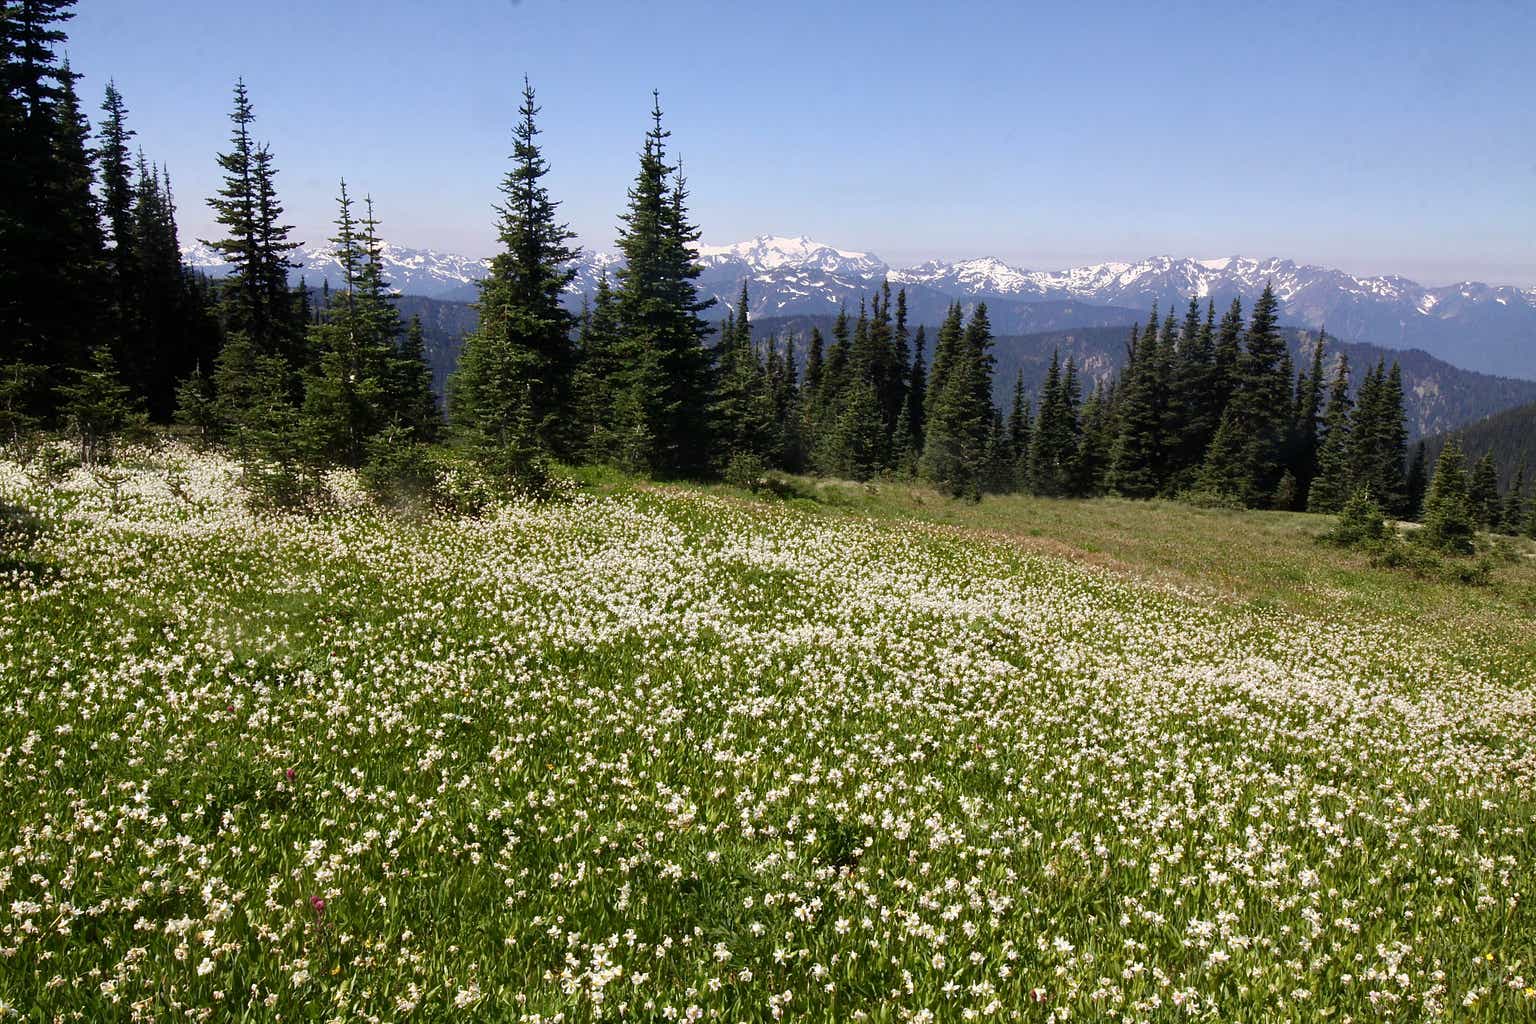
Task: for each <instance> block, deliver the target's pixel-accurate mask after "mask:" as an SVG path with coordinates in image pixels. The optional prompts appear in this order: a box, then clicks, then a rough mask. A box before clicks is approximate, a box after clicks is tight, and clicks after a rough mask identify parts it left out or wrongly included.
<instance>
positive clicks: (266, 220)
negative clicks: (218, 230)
mask: <svg viewBox="0 0 1536 1024" xmlns="http://www.w3.org/2000/svg"><path fill="white" fill-rule="evenodd" d="M255 120H256V114H255V111H254V109H253V107H252V106H251V101H250V95H249V93H248V92H247V91H246V88H245V83H244V81H237V82H236V83H235V101H234V110H233V111H232V112H231V113H230V121H231V122H232V123H233V124H234V126H235V127H234V129H233V131H232V132H231V134H230V150H229V152H227V153H220V154H219V156H218V163H219V167H220V168H221V169H222V170H223V172H224V183H223V186H222V187H221V188H220V189H219V192H218V194H217V195H215V196H213V197H212V198H210V199H209V200H208V205H209V206H210V207H211V208H212V209H213V211H214V219H215V221H216V222H217V223H219V224H221V225H223V227H224V231H225V234H224V237H223V238H221V239H215V240H208V239H204V240H203V242H204V244H205V245H208V246H209V247H211V248H212V249H213V250H214V251H215V252H217V253H218V254H219V255H220V256H221V257H222V259H223V260H224V262H226V263H228V264H229V265H230V272H229V274H228V275H227V276H226V277H225V279H224V282H223V285H222V288H221V292H222V297H223V301H222V303H221V316H222V318H223V320H224V324H225V329H226V331H228V332H229V333H230V334H244V335H245V336H246V338H247V340H248V341H249V342H250V344H251V345H252V346H253V347H254V349H255V351H256V352H258V353H260V354H262V355H274V356H280V357H282V358H284V359H286V360H287V361H288V363H289V365H290V367H297V366H298V365H299V363H300V361H301V355H300V345H299V330H298V327H299V325H298V324H296V323H295V322H294V320H295V318H294V316H293V311H292V308H291V306H290V304H289V302H288V293H287V279H288V276H287V275H288V270H289V268H290V267H292V266H293V264H292V263H291V262H290V260H289V259H288V253H290V252H291V251H292V250H294V249H295V248H297V247H298V243H297V242H290V241H288V232H289V231H290V230H291V229H290V228H289V227H288V226H287V225H285V224H282V223H280V218H281V217H282V213H283V209H282V205H281V204H280V203H279V202H278V199H277V192H276V181H275V178H276V173H277V172H276V169H275V168H274V167H273V166H272V154H271V151H270V150H269V149H267V148H266V147H265V146H259V145H257V143H256V142H255V140H254V139H253V138H252V137H251V125H252V123H254V121H255Z"/></svg>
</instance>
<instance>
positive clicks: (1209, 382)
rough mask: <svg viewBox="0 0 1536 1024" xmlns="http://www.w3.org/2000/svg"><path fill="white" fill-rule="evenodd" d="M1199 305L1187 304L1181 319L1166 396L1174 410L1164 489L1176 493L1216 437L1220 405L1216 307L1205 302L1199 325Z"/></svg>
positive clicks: (1190, 481)
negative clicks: (1174, 403) (1174, 404)
mask: <svg viewBox="0 0 1536 1024" xmlns="http://www.w3.org/2000/svg"><path fill="white" fill-rule="evenodd" d="M1199 315H1200V305H1199V302H1198V301H1197V300H1195V299H1190V300H1189V311H1188V312H1187V313H1186V315H1185V317H1184V332H1183V335H1182V336H1181V337H1180V339H1179V352H1178V360H1177V363H1176V367H1175V370H1174V375H1173V381H1172V384H1171V386H1170V393H1171V395H1173V396H1176V398H1177V405H1178V408H1177V409H1176V410H1170V411H1171V412H1172V413H1173V415H1172V422H1171V429H1170V431H1169V433H1170V442H1171V445H1172V451H1171V453H1170V458H1169V466H1168V477H1167V481H1166V483H1165V489H1168V490H1173V491H1178V490H1183V489H1185V488H1187V487H1189V486H1191V485H1192V484H1193V482H1194V475H1195V474H1196V473H1197V472H1198V470H1199V468H1200V462H1201V460H1202V459H1203V458H1204V457H1205V449H1206V446H1207V445H1209V444H1210V443H1211V436H1212V435H1213V434H1215V433H1216V426H1217V424H1218V423H1219V422H1220V421H1221V411H1222V410H1221V406H1220V405H1219V404H1218V402H1220V401H1221V399H1220V397H1219V395H1218V381H1217V368H1216V349H1215V334H1214V325H1215V316H1216V307H1215V305H1214V304H1213V303H1212V302H1211V301H1209V300H1208V301H1207V303H1206V308H1205V319H1204V322H1203V323H1202V322H1200V319H1199Z"/></svg>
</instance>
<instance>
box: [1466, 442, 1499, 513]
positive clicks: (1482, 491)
mask: <svg viewBox="0 0 1536 1024" xmlns="http://www.w3.org/2000/svg"><path fill="white" fill-rule="evenodd" d="M1467 505H1468V507H1469V509H1470V510H1471V512H1472V519H1473V521H1474V522H1475V523H1477V525H1478V526H1481V527H1482V528H1483V529H1485V530H1487V529H1493V528H1494V527H1495V526H1497V525H1498V524H1499V521H1500V520H1501V518H1502V513H1503V509H1502V503H1501V502H1500V500H1499V474H1498V468H1497V467H1496V466H1495V465H1494V464H1493V453H1492V452H1484V453H1483V456H1482V458H1480V459H1478V460H1477V462H1475V463H1473V465H1472V479H1471V481H1470V482H1469V483H1468V484H1467Z"/></svg>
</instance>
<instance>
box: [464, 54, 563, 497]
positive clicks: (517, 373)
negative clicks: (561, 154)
mask: <svg viewBox="0 0 1536 1024" xmlns="http://www.w3.org/2000/svg"><path fill="white" fill-rule="evenodd" d="M538 112H539V108H538V107H537V106H536V105H535V103H534V92H533V88H532V86H531V85H529V84H528V81H527V79H524V81H523V102H522V105H521V106H520V107H519V109H518V113H519V120H518V123H517V125H516V127H515V129H514V130H513V149H512V161H513V165H512V169H511V170H510V171H508V172H507V174H506V176H505V177H504V178H503V180H502V183H501V193H502V195H503V196H504V200H503V202H502V204H501V205H500V206H498V207H497V208H496V210H497V213H498V214H499V215H500V219H499V221H498V229H497V237H498V240H499V241H500V243H501V251H500V252H498V253H497V254H496V256H495V257H494V258H493V259H492V261H491V270H490V273H489V275H487V277H486V278H485V280H484V281H482V282H481V283H480V301H479V304H478V306H477V308H478V310H479V313H480V320H479V324H478V326H477V327H476V329H475V331H474V332H473V333H472V334H471V335H470V336H469V337H468V338H466V339H465V342H464V349H463V353H462V355H461V356H460V362H459V368H458V370H457V372H456V373H455V375H454V377H453V380H452V382H451V384H450V392H449V393H450V396H451V404H450V406H449V411H450V413H451V414H452V418H453V422H454V425H455V429H456V430H457V431H458V434H459V436H460V438H461V439H462V440H464V441H465V443H467V444H468V445H469V446H470V447H471V448H472V449H473V450H474V451H476V452H477V453H478V454H479V455H480V456H481V457H482V458H483V460H486V461H487V464H489V463H501V464H504V465H505V466H509V467H515V466H517V465H522V464H524V463H526V462H527V459H526V458H525V457H524V456H523V454H522V453H524V452H525V451H527V450H529V449H534V448H536V449H541V450H543V451H546V452H554V453H560V454H568V453H570V452H572V451H574V450H575V448H576V446H577V444H578V441H577V439H575V438H572V437H570V436H567V433H566V431H567V430H568V429H569V426H570V424H571V422H572V417H571V415H570V414H571V402H572V399H571V380H572V377H573V375H574V370H575V355H576V354H575V351H574V349H573V346H572V343H571V330H572V328H573V327H574V320H573V318H572V317H571V315H570V313H569V312H568V311H567V310H566V309H565V307H564V305H563V304H562V303H561V296H562V294H563V293H564V291H565V287H566V285H568V284H569V283H570V282H571V280H572V279H573V278H574V277H575V274H576V270H575V267H574V266H573V265H572V261H573V260H574V259H575V258H576V256H577V251H576V250H575V249H574V248H572V247H570V246H569V245H567V242H568V241H569V240H570V239H571V238H573V237H574V234H573V233H572V232H571V230H570V229H569V228H568V227H567V226H566V225H564V224H562V223H560V222H559V221H558V220H557V219H556V210H557V209H558V204H557V203H556V202H555V201H554V200H552V199H551V198H550V196H549V190H548V189H547V188H546V187H545V186H544V184H543V178H544V176H545V175H546V174H548V173H549V165H548V163H547V161H545V159H544V156H543V153H542V152H541V151H540V149H539V146H538V135H539V129H538V125H537V122H536V117H537V115H538ZM529 425H531V427H532V430H533V435H532V436H531V437H530V436H523V435H522V434H520V433H519V431H521V430H523V429H524V427H525V426H529ZM502 447H506V448H508V449H510V450H513V451H514V452H516V453H518V454H517V456H516V457H515V458H513V459H512V460H511V462H510V463H508V462H505V460H502V459H501V457H500V456H499V455H497V454H496V451H495V450H496V449H498V448H502Z"/></svg>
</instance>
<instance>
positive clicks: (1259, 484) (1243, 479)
mask: <svg viewBox="0 0 1536 1024" xmlns="http://www.w3.org/2000/svg"><path fill="white" fill-rule="evenodd" d="M1278 309H1279V301H1278V300H1277V299H1276V298H1275V293H1274V289H1273V288H1272V287H1270V286H1268V285H1266V286H1265V288H1264V292H1263V294H1262V295H1261V296H1260V297H1259V301H1258V302H1257V303H1256V304H1255V305H1254V308H1253V315H1252V317H1251V318H1250V320H1249V324H1248V332H1247V334H1246V336H1245V339H1244V346H1243V352H1242V356H1241V357H1240V358H1239V360H1238V363H1237V375H1236V385H1235V387H1234V389H1233V392H1232V398H1231V400H1230V401H1229V402H1228V404H1227V409H1226V412H1225V413H1224V414H1223V416H1222V423H1221V426H1220V427H1219V428H1218V429H1217V438H1216V440H1215V441H1213V442H1212V445H1211V450H1210V452H1209V453H1207V456H1206V460H1205V466H1204V469H1203V470H1202V473H1201V480H1202V484H1203V486H1204V487H1205V489H1207V490H1209V491H1212V492H1216V493H1226V494H1231V495H1233V496H1234V497H1236V498H1237V499H1238V500H1239V501H1241V502H1243V504H1245V505H1249V506H1255V507H1256V506H1264V505H1268V504H1270V503H1271V501H1272V499H1273V496H1274V494H1275V489H1276V487H1277V486H1278V485H1279V483H1280V477H1281V474H1282V473H1283V471H1284V466H1283V465H1282V456H1283V454H1284V445H1285V441H1286V437H1287V432H1288V428H1289V426H1290V419H1291V407H1292V402H1291V368H1290V358H1289V353H1288V351H1287V349H1286V347H1285V339H1284V338H1283V337H1282V336H1281V334H1280V331H1279V329H1278V327H1277V318H1278ZM1223 435H1225V436H1223ZM1218 442H1219V443H1218Z"/></svg>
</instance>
